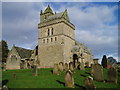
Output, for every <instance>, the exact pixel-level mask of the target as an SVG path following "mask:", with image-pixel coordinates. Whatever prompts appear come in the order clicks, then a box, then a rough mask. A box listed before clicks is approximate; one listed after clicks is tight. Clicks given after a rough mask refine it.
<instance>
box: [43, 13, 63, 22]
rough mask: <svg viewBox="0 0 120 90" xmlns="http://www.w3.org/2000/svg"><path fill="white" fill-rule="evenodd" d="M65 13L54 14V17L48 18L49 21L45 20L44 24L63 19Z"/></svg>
mask: <svg viewBox="0 0 120 90" xmlns="http://www.w3.org/2000/svg"><path fill="white" fill-rule="evenodd" d="M63 13H64V12H61V13H56V14H54V15H51V16H48V17H47V19H44V21H43V22H48V21H52V20H55V19H59V18H62V16H63Z"/></svg>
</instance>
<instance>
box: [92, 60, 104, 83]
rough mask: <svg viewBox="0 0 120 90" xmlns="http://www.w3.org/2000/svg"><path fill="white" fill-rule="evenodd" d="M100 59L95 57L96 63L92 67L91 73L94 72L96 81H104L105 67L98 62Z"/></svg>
mask: <svg viewBox="0 0 120 90" xmlns="http://www.w3.org/2000/svg"><path fill="white" fill-rule="evenodd" d="M98 60H99V59H94V60H93V61H94V64H93V65H92V68H91V73H92V74H93V78H94V80H95V81H100V82H103V81H104V76H103V67H102V66H101V65H100V64H99V63H98Z"/></svg>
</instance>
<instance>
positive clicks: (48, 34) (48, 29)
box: [48, 28, 50, 36]
mask: <svg viewBox="0 0 120 90" xmlns="http://www.w3.org/2000/svg"><path fill="white" fill-rule="evenodd" d="M49 35H50V30H49V28H48V36H49Z"/></svg>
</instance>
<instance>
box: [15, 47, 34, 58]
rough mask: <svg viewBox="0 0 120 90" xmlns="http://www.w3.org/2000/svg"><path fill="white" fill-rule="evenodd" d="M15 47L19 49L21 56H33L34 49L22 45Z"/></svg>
mask: <svg viewBox="0 0 120 90" xmlns="http://www.w3.org/2000/svg"><path fill="white" fill-rule="evenodd" d="M14 48H15V49H16V50H17V52H18V54H19V55H20V57H21V58H30V57H31V54H32V50H29V49H25V48H21V47H16V46H14Z"/></svg>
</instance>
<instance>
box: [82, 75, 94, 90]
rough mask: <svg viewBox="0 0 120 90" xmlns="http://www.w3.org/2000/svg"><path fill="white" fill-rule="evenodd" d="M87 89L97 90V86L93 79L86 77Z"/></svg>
mask: <svg viewBox="0 0 120 90" xmlns="http://www.w3.org/2000/svg"><path fill="white" fill-rule="evenodd" d="M84 82H85V87H86V89H87V90H95V88H96V86H95V84H94V81H93V78H92V77H90V76H89V77H86V78H85V80H84Z"/></svg>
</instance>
